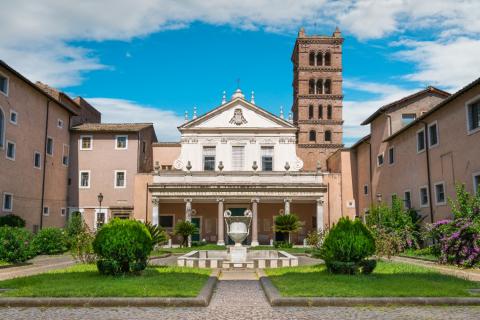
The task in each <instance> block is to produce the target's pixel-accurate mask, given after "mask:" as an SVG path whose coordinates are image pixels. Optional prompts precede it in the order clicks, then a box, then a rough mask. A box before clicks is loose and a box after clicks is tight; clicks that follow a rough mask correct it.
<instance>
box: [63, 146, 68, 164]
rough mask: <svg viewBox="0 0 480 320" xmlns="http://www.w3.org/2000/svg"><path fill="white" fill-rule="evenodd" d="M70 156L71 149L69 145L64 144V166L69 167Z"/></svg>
mask: <svg viewBox="0 0 480 320" xmlns="http://www.w3.org/2000/svg"><path fill="white" fill-rule="evenodd" d="M69 154H70V147H69V146H68V145H67V144H64V145H63V154H62V164H63V165H64V166H68V164H69V163H70V157H69Z"/></svg>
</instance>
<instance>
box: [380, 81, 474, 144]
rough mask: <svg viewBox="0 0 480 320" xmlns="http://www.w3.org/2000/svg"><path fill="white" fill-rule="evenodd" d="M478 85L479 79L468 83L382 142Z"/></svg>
mask: <svg viewBox="0 0 480 320" xmlns="http://www.w3.org/2000/svg"><path fill="white" fill-rule="evenodd" d="M478 85H480V78H478V79H477V80H475V81H473V82H471V83H469V84H468V85H466V86H465V87H463V88H462V89H460V90H458V91H457V92H455V93H454V94H452V95H451V96H450V97H448V98H447V99H445V100H443V101H442V102H440V103H439V104H437V105H436V106H435V107H433V108H432V109H430V110H428V111H427V112H425V113H424V114H422V115H421V116H420V117H418V118H417V119H416V120H415V121H412V122H410V123H409V124H408V125H406V126H405V127H403V128H402V129H400V130H398V131H397V132H395V133H394V134H392V135H391V136H389V137H387V138H386V139H385V140H383V141H384V142H386V141H390V140H392V139H393V138H395V137H396V136H398V135H399V134H401V133H402V132H405V131H406V130H408V129H409V128H411V127H413V126H414V125H416V124H417V123H419V122H421V121H423V119H425V118H426V117H428V116H429V115H431V114H432V113H434V112H436V111H437V110H439V109H441V108H442V107H444V106H446V105H448V104H449V103H450V102H451V101H453V100H455V99H456V98H458V97H459V96H461V95H462V94H464V93H465V92H467V91H468V90H470V89H472V88H473V87H475V86H478Z"/></svg>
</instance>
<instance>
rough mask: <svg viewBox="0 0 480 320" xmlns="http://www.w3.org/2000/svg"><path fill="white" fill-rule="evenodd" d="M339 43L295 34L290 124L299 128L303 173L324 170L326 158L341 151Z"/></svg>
mask: <svg viewBox="0 0 480 320" xmlns="http://www.w3.org/2000/svg"><path fill="white" fill-rule="evenodd" d="M342 43H343V38H342V34H341V32H340V30H339V29H338V28H337V29H336V30H335V32H334V33H333V34H332V36H319V35H311V36H308V35H306V34H305V30H304V29H303V28H301V29H300V32H299V33H298V37H297V40H296V41H295V48H294V49H293V53H292V62H293V84H292V85H293V105H292V113H293V122H294V124H295V125H296V126H297V127H298V133H297V155H298V156H299V157H300V158H301V159H302V160H303V162H304V167H303V169H304V170H305V171H311V170H316V169H317V163H318V161H319V164H320V166H321V168H322V170H324V169H325V168H326V161H327V158H328V157H329V156H330V155H331V154H332V153H333V152H335V151H336V150H338V149H339V148H343V144H342V135H343V118H342V101H343V92H342Z"/></svg>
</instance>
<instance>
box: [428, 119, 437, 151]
mask: <svg viewBox="0 0 480 320" xmlns="http://www.w3.org/2000/svg"><path fill="white" fill-rule="evenodd" d="M428 145H429V147H430V148H431V147H435V146H437V145H438V125H437V122H434V123H431V124H429V125H428Z"/></svg>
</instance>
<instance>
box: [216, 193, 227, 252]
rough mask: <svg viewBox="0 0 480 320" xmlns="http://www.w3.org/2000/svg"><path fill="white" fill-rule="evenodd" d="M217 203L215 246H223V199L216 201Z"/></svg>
mask: <svg viewBox="0 0 480 320" xmlns="http://www.w3.org/2000/svg"><path fill="white" fill-rule="evenodd" d="M217 202H218V221H217V224H218V226H217V236H218V239H217V245H219V246H224V245H225V232H224V229H225V222H224V221H223V199H221V198H220V199H217Z"/></svg>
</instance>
